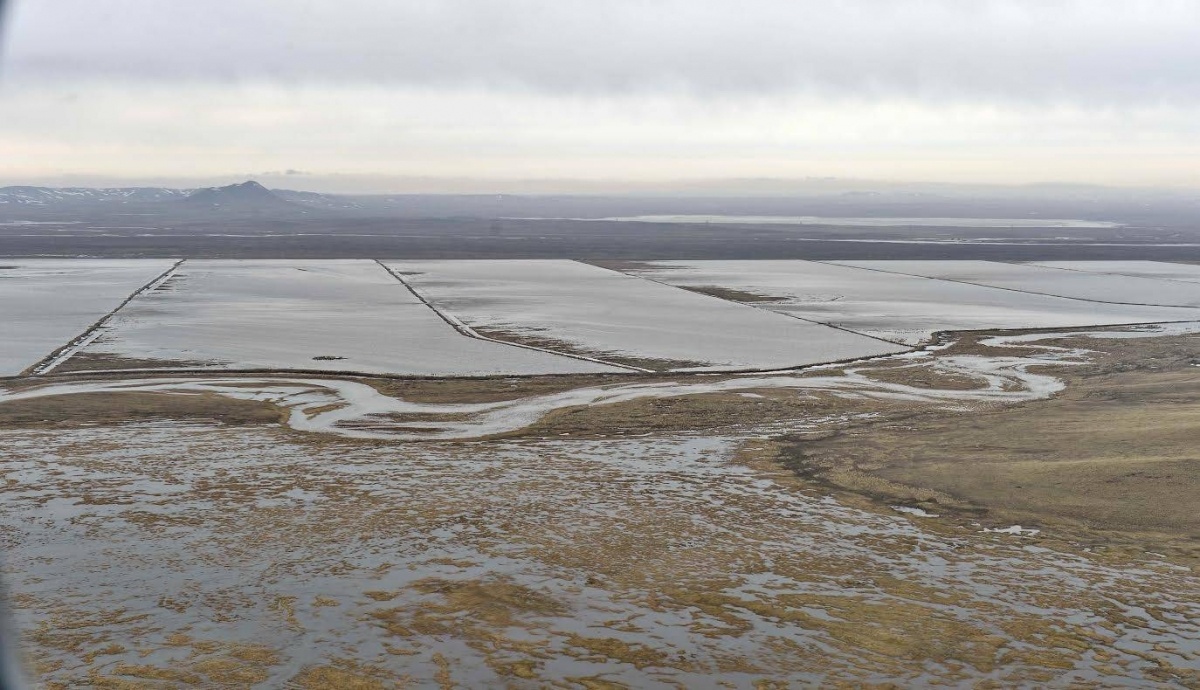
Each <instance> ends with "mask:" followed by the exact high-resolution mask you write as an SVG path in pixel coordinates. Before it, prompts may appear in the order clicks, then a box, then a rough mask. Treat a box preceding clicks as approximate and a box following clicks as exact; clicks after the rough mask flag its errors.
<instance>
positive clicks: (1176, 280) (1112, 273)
mask: <svg viewBox="0 0 1200 690" xmlns="http://www.w3.org/2000/svg"><path fill="white" fill-rule="evenodd" d="M1147 261H1151V262H1153V263H1160V264H1170V263H1171V262H1170V261H1154V260H1153V259H1147ZM1004 263H1015V264H1017V265H1018V266H1033V267H1035V268H1049V269H1053V270H1055V271H1070V272H1072V273H1083V274H1084V275H1089V276H1120V277H1122V278H1143V279H1145V280H1165V281H1167V282H1169V283H1183V284H1184V285H1200V279H1198V280H1183V279H1182V278H1165V277H1162V276H1135V275H1133V274H1132V273H1121V272H1120V271H1088V270H1086V269H1082V268H1067V267H1066V266H1046V265H1044V264H1039V263H1037V262H1036V261H1032V262H1031V261H1005V262H1004ZM1178 265H1183V264H1178ZM1164 306H1165V305H1164Z"/></svg>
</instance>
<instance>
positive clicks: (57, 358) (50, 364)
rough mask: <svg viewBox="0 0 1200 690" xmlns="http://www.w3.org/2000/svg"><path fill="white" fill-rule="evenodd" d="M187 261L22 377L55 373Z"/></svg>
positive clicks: (136, 293) (169, 270)
mask: <svg viewBox="0 0 1200 690" xmlns="http://www.w3.org/2000/svg"><path fill="white" fill-rule="evenodd" d="M185 261H187V259H180V260H178V261H176V262H175V263H173V264H171V267H170V268H168V269H167V270H165V271H163V272H162V273H160V274H158V275H157V276H156V277H155V278H154V279H153V280H151V281H150V282H149V283H146V284H145V285H143V286H141V287H140V288H138V289H136V290H134V291H133V292H132V293H130V295H129V296H128V297H126V298H125V299H124V300H122V301H121V303H120V304H118V305H117V306H116V308H114V309H113V310H112V311H110V312H108V313H107V314H105V315H104V316H101V317H100V319H99V320H98V321H96V322H95V323H93V324H92V325H91V326H88V327H87V328H86V329H85V330H84V331H83V333H80V334H79V335H77V336H75V337H74V338H72V339H71V340H70V341H69V342H68V343H67V344H66V345H63V346H62V347H60V348H58V349H57V350H55V351H53V352H51V353H50V354H48V355H46V356H45V357H43V358H41V359H39V360H38V361H37V362H36V363H35V364H33V365H32V366H30V367H27V368H26V369H25V370H24V371H22V372H21V375H22V376H29V375H31V376H41V375H43V374H48V373H50V372H51V371H53V370H54V368H55V367H57V366H58V365H60V364H62V363H63V362H65V361H67V360H68V359H70V358H72V357H74V356H75V355H76V354H77V353H78V352H79V351H80V350H82V349H83V348H85V347H87V346H88V345H91V344H92V343H93V342H95V341H96V339H97V338H99V337H100V332H101V329H102V328H104V326H105V325H106V324H107V323H108V322H109V321H111V320H112V318H113V317H114V316H116V315H117V312H119V311H121V310H122V309H124V308H125V306H126V305H128V304H129V303H130V302H132V301H133V300H135V299H137V298H138V297H139V296H140V295H143V294H145V293H147V292H151V291H153V290H155V289H157V288H158V287H159V286H161V285H162V284H163V283H165V282H167V280H169V279H170V278H171V276H173V275H174V274H175V271H176V270H177V269H178V268H179V267H180V266H182V265H183V262H185Z"/></svg>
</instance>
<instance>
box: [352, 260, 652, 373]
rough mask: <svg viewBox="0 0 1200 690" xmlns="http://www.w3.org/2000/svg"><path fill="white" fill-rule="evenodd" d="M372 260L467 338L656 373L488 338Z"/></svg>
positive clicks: (635, 369) (645, 370) (390, 269)
mask: <svg viewBox="0 0 1200 690" xmlns="http://www.w3.org/2000/svg"><path fill="white" fill-rule="evenodd" d="M374 261H375V263H377V264H379V266H380V267H381V268H383V270H385V271H387V272H388V273H389V274H390V275H391V276H392V277H393V278H395V279H396V280H397V281H399V282H400V284H401V285H403V286H404V287H406V288H408V291H409V292H411V293H412V295H413V297H416V298H417V299H418V300H420V301H421V304H424V305H425V306H426V307H429V309H430V310H431V311H432V312H433V313H434V314H437V315H438V316H439V317H440V318H441V319H442V321H445V322H446V323H447V324H449V325H450V327H451V328H453V329H454V330H456V331H458V332H459V333H460V334H462V335H465V336H466V337H468V338H474V339H476V340H483V341H486V342H489V343H497V344H499V345H507V346H509V347H519V348H522V349H525V350H533V351H534V352H542V353H545V354H548V355H555V356H557V357H570V358H571V359H578V360H582V361H584V362H591V363H592V364H603V365H604V366H609V367H618V368H621V369H628V370H629V371H636V372H639V373H642V374H654V373H658V372H655V371H653V370H651V369H643V368H641V367H635V366H633V365H631V364H617V363H616V362H608V361H605V360H603V359H598V358H596V357H588V356H587V355H579V354H575V353H573V352H559V351H558V350H551V349H549V348H544V347H537V346H536V345H526V344H524V343H514V342H509V341H507V340H499V339H497V338H489V337H488V336H486V335H482V334H480V333H479V332H477V331H476V330H475V329H474V328H471V327H470V326H468V325H467V324H465V323H463V321H462V319H460V318H458V317H457V316H455V315H454V314H451V313H450V312H448V311H445V310H443V309H441V308H440V307H437V306H435V305H434V304H433V301H432V300H430V299H429V298H427V297H426V296H425V295H424V294H422V293H421V292H420V291H419V290H417V289H416V288H415V287H413V285H412V283H410V282H408V281H407V280H405V279H404V276H402V275H400V273H399V272H397V271H394V270H392V268H391V267H390V266H388V265H387V264H385V263H383V261H381V260H379V259H375V260H374Z"/></svg>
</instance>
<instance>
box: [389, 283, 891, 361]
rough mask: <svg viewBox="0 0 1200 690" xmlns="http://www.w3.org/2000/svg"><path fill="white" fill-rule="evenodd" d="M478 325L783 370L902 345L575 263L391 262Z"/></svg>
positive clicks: (660, 356)
mask: <svg viewBox="0 0 1200 690" xmlns="http://www.w3.org/2000/svg"><path fill="white" fill-rule="evenodd" d="M387 263H388V265H389V266H390V267H392V268H393V270H396V271H397V272H400V273H402V274H407V275H406V276H405V277H406V280H408V281H409V282H410V283H412V285H413V286H414V287H415V288H416V289H418V290H419V291H421V293H422V294H424V295H425V296H426V298H427V299H430V300H431V302H432V303H433V304H435V305H436V306H438V307H439V308H440V309H443V310H445V311H447V312H449V313H451V314H453V315H455V316H456V317H457V318H459V319H461V320H462V321H464V322H466V323H467V324H468V325H470V326H472V327H474V328H477V329H493V330H499V331H507V332H511V333H516V334H518V335H521V336H525V337H529V338H537V339H550V340H554V341H560V342H564V343H567V344H569V345H570V346H572V347H575V348H579V349H582V350H585V351H588V352H593V353H608V354H614V353H615V354H617V355H620V356H623V357H631V358H641V359H649V360H667V361H671V362H677V363H683V364H681V366H683V367H686V366H687V364H686V363H696V364H697V365H700V366H709V367H713V368H734V369H737V368H782V367H789V366H798V365H803V364H813V363H817V362H827V361H834V360H844V359H853V358H858V357H867V356H874V355H879V354H883V353H887V352H896V351H899V350H901V349H903V348H902V346H897V345H893V344H891V343H885V342H881V341H878V340H873V339H871V338H867V337H863V336H860V335H856V334H852V333H847V332H844V331H839V330H837V329H833V328H829V327H826V326H822V325H818V324H812V323H807V322H804V321H800V320H797V319H790V318H787V317H784V316H780V315H778V314H772V313H770V312H766V311H764V310H760V309H754V308H753V307H747V306H744V305H739V304H734V303H731V302H728V301H723V300H720V299H716V298H713V297H709V296H706V295H698V294H695V293H691V292H688V291H686V290H678V289H675V288H673V287H670V286H666V285H661V284H658V283H654V282H651V281H647V280H642V279H640V278H636V277H631V276H628V275H624V274H621V273H618V272H615V271H610V270H606V269H603V268H598V267H596V266H590V265H587V264H582V263H578V262H574V261H408V262H395V261H393V262H387Z"/></svg>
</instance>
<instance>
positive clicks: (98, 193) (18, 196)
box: [0, 186, 192, 207]
mask: <svg viewBox="0 0 1200 690" xmlns="http://www.w3.org/2000/svg"><path fill="white" fill-rule="evenodd" d="M191 193H192V190H190V189H167V188H164V187H109V188H99V189H94V188H90V187H24V186H23V187H0V205H8V206H33V207H38V206H54V205H61V204H88V203H119V204H145V203H156V202H162V201H176V200H179V199H184V198H186V197H187V196H188V195H189V194H191Z"/></svg>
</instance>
